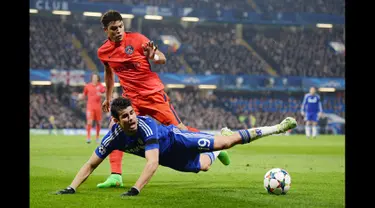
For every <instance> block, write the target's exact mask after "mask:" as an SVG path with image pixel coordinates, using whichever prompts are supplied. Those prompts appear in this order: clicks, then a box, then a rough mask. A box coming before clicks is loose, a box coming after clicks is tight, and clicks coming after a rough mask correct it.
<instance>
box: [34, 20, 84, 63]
mask: <svg viewBox="0 0 375 208" xmlns="http://www.w3.org/2000/svg"><path fill="white" fill-rule="evenodd" d="M29 28H30V68H33V69H52V68H55V69H86V68H87V66H86V64H85V62H84V61H83V59H82V56H81V54H80V50H78V49H77V48H75V46H74V45H73V43H72V36H73V34H72V33H71V32H70V31H69V30H68V28H67V27H66V25H65V24H64V23H63V22H62V21H61V20H59V19H58V18H56V17H49V18H44V17H38V16H34V15H33V16H31V17H30V27H29Z"/></svg>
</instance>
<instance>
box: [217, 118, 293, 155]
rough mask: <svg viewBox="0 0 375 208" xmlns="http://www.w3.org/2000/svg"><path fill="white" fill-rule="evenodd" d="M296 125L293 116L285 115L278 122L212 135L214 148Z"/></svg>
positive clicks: (248, 141) (226, 146)
mask: <svg viewBox="0 0 375 208" xmlns="http://www.w3.org/2000/svg"><path fill="white" fill-rule="evenodd" d="M296 126H297V121H296V120H295V119H294V118H291V117H287V118H285V119H284V120H283V121H282V122H281V123H280V124H277V125H274V126H265V127H259V128H252V129H244V130H240V131H238V132H234V133H233V134H232V135H229V136H214V139H215V142H214V150H223V149H229V148H231V147H233V146H235V145H237V144H247V143H250V142H252V141H254V140H257V139H260V138H262V137H265V136H269V135H272V134H280V133H285V132H286V131H288V130H290V129H293V128H295V127H296Z"/></svg>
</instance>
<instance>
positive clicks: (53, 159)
mask: <svg viewBox="0 0 375 208" xmlns="http://www.w3.org/2000/svg"><path fill="white" fill-rule="evenodd" d="M95 148H96V144H95V143H91V144H86V143H85V137H84V136H54V135H52V136H45V135H31V137H30V207H33V208H34V207H35V208H36V207H37V208H42V207H54V208H59V207H64V208H66V207H69V208H73V207H78V208H86V207H90V208H93V207H100V208H103V207H111V208H115V207H146V208H147V207H152V208H157V207H163V208H165V207H176V208H177V207H178V208H180V207H201V208H206V207H214V208H218V207H283V208H286V207H298V208H300V207H309V208H312V207H319V208H321V207H329V208H333V207H344V206H345V185H344V183H345V137H344V136H319V137H318V138H317V139H315V140H307V139H306V138H305V136H303V135H297V136H270V137H267V138H262V139H260V140H257V141H255V142H254V143H251V144H247V145H237V146H235V147H233V148H232V149H229V150H228V152H229V154H230V156H231V164H230V165H229V166H224V165H222V164H221V163H220V161H218V160H217V161H215V163H214V164H213V165H212V167H211V169H210V170H209V171H208V172H201V173H198V174H195V173H181V172H177V171H174V170H171V169H168V168H166V167H162V166H160V167H159V168H158V170H157V172H156V173H155V175H154V177H153V178H152V179H151V181H150V183H149V184H148V185H147V186H146V187H145V189H143V190H142V192H141V194H140V195H139V196H136V197H131V198H121V197H119V196H120V194H121V193H123V192H124V191H126V190H127V189H129V187H131V186H132V185H134V183H135V181H136V180H137V178H138V176H139V175H140V173H141V171H142V170H143V167H144V164H145V159H144V158H140V157H136V156H133V155H130V154H126V153H125V154H124V158H123V180H124V184H125V185H126V188H125V189H122V188H112V189H98V188H96V184H97V183H100V182H103V181H104V180H105V179H106V178H107V176H108V175H109V173H110V168H109V162H108V159H106V160H104V161H103V163H102V164H101V165H100V166H99V167H98V168H97V169H96V170H95V171H94V172H93V174H92V175H91V176H90V177H89V178H88V179H87V180H86V182H85V183H84V184H83V185H81V186H80V187H79V188H78V190H77V193H76V194H74V195H53V194H52V193H54V192H56V191H58V190H60V189H63V188H65V187H67V186H68V185H69V184H70V182H71V181H72V180H73V178H74V176H75V174H76V173H77V171H78V170H79V168H80V167H81V166H82V165H83V163H84V162H86V161H87V159H88V158H89V157H90V155H91V154H92V152H93V150H94V149H95ZM274 167H280V168H284V169H285V170H287V171H288V172H289V174H290V175H291V178H292V185H291V188H290V190H289V192H288V193H287V194H286V195H281V196H276V195H269V194H268V193H267V192H266V190H265V189H264V188H263V176H264V174H265V173H266V172H267V171H268V170H269V169H271V168H274Z"/></svg>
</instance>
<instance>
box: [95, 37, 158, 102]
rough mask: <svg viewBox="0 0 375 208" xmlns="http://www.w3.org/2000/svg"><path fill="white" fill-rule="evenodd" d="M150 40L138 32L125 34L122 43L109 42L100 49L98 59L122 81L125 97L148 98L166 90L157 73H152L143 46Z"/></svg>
mask: <svg viewBox="0 0 375 208" xmlns="http://www.w3.org/2000/svg"><path fill="white" fill-rule="evenodd" d="M149 41H150V40H149V39H148V38H147V37H145V36H144V35H142V34H140V33H136V32H125V33H124V37H123V39H122V41H121V42H119V43H115V42H112V41H111V40H109V39H108V40H107V41H106V42H105V43H104V44H103V45H102V46H101V47H100V48H99V49H98V58H99V59H100V60H101V61H102V62H103V63H104V64H108V65H109V66H110V67H111V68H112V69H113V70H114V73H115V74H116V75H117V77H118V78H119V80H120V84H121V86H122V88H123V92H124V94H125V95H128V96H131V97H134V96H136V95H141V96H146V95H149V94H152V93H154V92H157V91H160V90H162V89H164V85H163V83H162V81H161V80H160V78H159V76H158V74H157V73H155V72H153V71H151V65H150V62H149V61H148V58H147V57H146V56H145V55H144V54H143V48H142V45H143V44H146V43H147V42H149Z"/></svg>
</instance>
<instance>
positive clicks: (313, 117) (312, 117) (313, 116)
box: [305, 113, 319, 122]
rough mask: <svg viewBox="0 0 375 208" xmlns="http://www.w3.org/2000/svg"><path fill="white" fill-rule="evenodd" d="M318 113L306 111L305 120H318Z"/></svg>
mask: <svg viewBox="0 0 375 208" xmlns="http://www.w3.org/2000/svg"><path fill="white" fill-rule="evenodd" d="M318 120H319V119H318V113H306V116H305V121H314V122H318Z"/></svg>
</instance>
